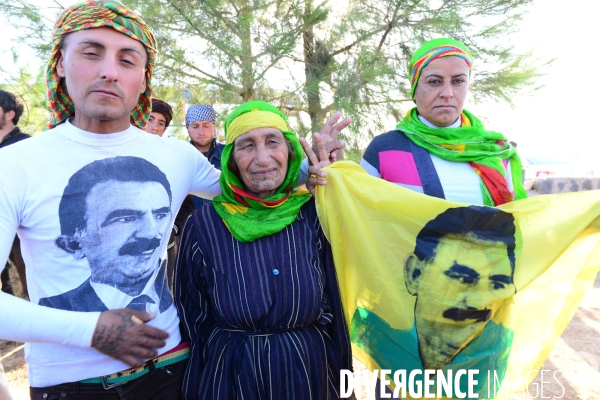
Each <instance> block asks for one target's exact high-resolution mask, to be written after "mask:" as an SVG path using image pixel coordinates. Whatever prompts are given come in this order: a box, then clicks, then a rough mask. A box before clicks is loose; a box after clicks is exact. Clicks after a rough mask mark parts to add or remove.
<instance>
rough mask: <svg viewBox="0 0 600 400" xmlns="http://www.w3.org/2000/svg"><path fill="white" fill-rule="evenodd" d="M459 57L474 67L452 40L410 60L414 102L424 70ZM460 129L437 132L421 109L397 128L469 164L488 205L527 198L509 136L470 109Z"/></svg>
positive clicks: (463, 48) (436, 43)
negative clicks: (440, 60)
mask: <svg viewBox="0 0 600 400" xmlns="http://www.w3.org/2000/svg"><path fill="white" fill-rule="evenodd" d="M450 56H454V57H459V58H462V59H463V60H465V62H466V63H467V65H468V66H469V73H471V72H472V68H473V57H472V55H471V52H470V51H469V49H468V48H467V46H465V45H464V44H463V43H461V42H459V41H458V40H454V39H449V38H439V39H433V40H430V41H428V42H427V43H425V44H423V45H422V46H421V47H419V49H418V50H417V51H416V52H415V54H414V55H413V56H412V58H411V60H410V72H409V77H408V78H409V80H410V84H411V91H410V94H411V96H412V98H413V100H414V97H415V90H416V88H417V84H418V82H419V77H420V76H421V72H422V71H423V69H424V68H425V67H426V66H427V65H428V64H429V63H430V62H431V61H433V60H436V59H438V58H440V57H450ZM460 118H461V125H460V127H458V128H442V129H436V128H432V127H430V126H428V125H425V124H424V123H423V122H422V121H421V120H420V119H419V112H418V110H417V108H416V107H415V108H413V109H412V110H409V111H408V112H407V113H406V116H405V117H404V119H403V120H402V121H400V123H399V124H398V125H397V126H396V128H397V129H398V130H401V131H402V132H404V133H405V134H406V136H407V137H408V138H409V139H410V140H411V141H412V142H413V143H414V144H416V145H417V146H419V147H422V148H423V149H425V150H427V151H428V152H429V153H431V154H434V155H436V156H438V157H440V158H442V159H444V160H448V161H452V162H468V163H469V164H470V165H471V167H472V168H473V169H474V171H475V173H477V175H479V177H480V179H481V184H480V186H481V194H482V196H483V202H484V204H485V205H487V206H499V205H501V204H504V203H508V202H510V201H513V200H519V199H523V198H526V197H527V192H526V191H525V189H524V188H523V184H522V179H521V176H522V169H521V160H520V158H519V155H518V154H517V151H516V150H515V148H514V147H512V146H511V145H510V144H509V142H508V140H507V139H506V137H505V136H504V135H502V134H501V133H498V132H493V131H489V130H487V129H485V128H484V126H483V124H482V123H481V121H480V120H479V119H478V118H477V117H476V116H475V115H473V114H471V113H470V112H468V111H467V110H462V113H461V116H460ZM505 160H509V161H510V168H511V176H512V184H513V189H514V190H513V192H511V191H510V189H509V187H508V184H507V182H506V178H505V177H506V170H505V166H506V162H505Z"/></svg>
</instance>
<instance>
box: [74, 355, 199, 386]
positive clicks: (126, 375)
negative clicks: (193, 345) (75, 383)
mask: <svg viewBox="0 0 600 400" xmlns="http://www.w3.org/2000/svg"><path fill="white" fill-rule="evenodd" d="M189 357H190V344H189V343H181V344H179V345H177V347H175V348H173V349H172V350H169V351H167V352H166V353H163V354H161V355H160V356H158V357H156V358H153V359H151V360H148V361H146V365H144V366H143V367H140V368H132V369H127V370H125V371H120V372H115V373H114V374H111V375H106V376H100V377H97V378H90V379H85V380H83V381H80V382H79V383H101V384H102V387H104V389H106V390H108V389H110V388H114V387H115V386H119V385H122V384H124V383H127V382H129V381H132V380H134V379H137V378H139V377H141V376H144V375H146V374H147V373H148V372H151V371H154V370H155V369H157V368H162V367H166V366H167V365H171V364H175V363H176V362H179V361H183V360H186V359H188V358H189Z"/></svg>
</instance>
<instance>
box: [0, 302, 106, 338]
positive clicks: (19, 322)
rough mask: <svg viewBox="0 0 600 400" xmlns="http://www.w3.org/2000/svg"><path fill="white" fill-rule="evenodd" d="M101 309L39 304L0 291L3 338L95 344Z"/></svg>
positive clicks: (1, 331) (0, 330) (0, 331)
mask: <svg viewBox="0 0 600 400" xmlns="http://www.w3.org/2000/svg"><path fill="white" fill-rule="evenodd" d="M99 318H100V312H76V311H65V310H58V309H55V308H49V307H44V306H39V305H36V304H33V303H30V302H28V301H26V300H23V299H20V298H18V297H15V296H11V295H9V294H6V293H4V292H0V321H2V322H0V337H1V338H3V339H7V340H14V341H18V342H43V343H57V344H63V345H67V346H75V347H83V348H86V347H91V345H92V338H93V337H94V331H95V330H96V325H97V324H98V319H99Z"/></svg>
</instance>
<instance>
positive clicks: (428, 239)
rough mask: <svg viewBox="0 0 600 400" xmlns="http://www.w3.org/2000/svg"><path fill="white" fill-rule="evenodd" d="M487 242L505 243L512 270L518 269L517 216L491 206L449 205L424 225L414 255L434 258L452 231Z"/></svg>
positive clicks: (425, 258) (420, 258) (423, 258)
mask: <svg viewBox="0 0 600 400" xmlns="http://www.w3.org/2000/svg"><path fill="white" fill-rule="evenodd" d="M469 233H471V234H473V235H475V237H477V238H479V239H482V240H485V241H488V242H502V243H504V244H505V245H506V248H507V252H508V259H509V261H510V266H511V268H512V272H513V273H514V271H515V246H516V241H515V233H516V228H515V217H514V216H513V215H512V214H510V213H507V212H504V211H502V210H499V209H497V208H492V207H479V206H469V207H457V208H449V209H447V210H446V211H444V212H443V213H441V214H439V215H438V216H437V217H435V218H434V219H432V220H431V221H429V222H428V223H427V225H425V226H424V227H423V229H421V232H419V235H418V236H417V243H416V244H415V256H417V258H418V259H419V260H421V261H425V260H427V261H433V258H434V256H435V249H436V247H437V245H438V244H439V242H440V240H441V239H442V238H443V237H444V236H446V235H450V234H455V235H467V234H469Z"/></svg>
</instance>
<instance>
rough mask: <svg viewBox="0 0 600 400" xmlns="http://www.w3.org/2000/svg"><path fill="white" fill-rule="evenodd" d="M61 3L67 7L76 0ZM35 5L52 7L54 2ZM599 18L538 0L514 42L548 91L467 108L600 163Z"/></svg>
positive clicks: (545, 148) (547, 146) (549, 146)
mask: <svg viewBox="0 0 600 400" xmlns="http://www.w3.org/2000/svg"><path fill="white" fill-rule="evenodd" d="M57 1H58V2H59V3H60V4H61V5H63V6H68V5H70V4H73V3H75V2H77V0H57ZM35 2H37V4H40V5H44V6H53V5H54V0H35ZM598 15H600V1H598V0H569V1H568V2H565V1H564V0H535V1H534V3H533V5H532V6H531V7H530V12H529V14H528V15H527V16H526V17H525V18H524V20H523V21H522V22H521V24H520V32H519V34H518V35H517V36H516V37H515V38H513V39H512V40H514V45H515V47H516V48H517V49H518V50H520V51H527V50H530V49H533V50H534V54H535V56H536V57H539V58H540V59H541V60H549V59H553V58H554V59H555V61H554V63H553V64H552V65H550V66H549V67H548V68H547V69H546V72H547V75H546V76H544V77H543V78H542V79H540V81H539V82H538V83H540V84H543V85H544V87H542V88H541V89H539V90H537V91H535V92H534V93H533V94H527V93H523V94H520V95H518V96H516V97H515V98H514V99H513V104H514V107H513V108H511V107H510V106H508V105H507V104H504V103H493V104H473V103H472V102H471V103H469V102H468V103H467V104H466V108H467V109H469V110H470V111H472V112H474V113H475V114H476V115H478V116H480V118H481V119H482V120H483V121H484V122H485V124H486V127H487V128H488V129H491V130H495V131H497V132H501V133H503V134H504V135H505V136H507V137H508V138H509V139H510V140H514V141H516V142H517V144H518V148H519V152H520V154H521V155H522V156H525V157H527V156H528V155H531V156H537V155H543V154H551V155H556V154H560V155H565V156H573V157H577V158H582V159H592V160H598V163H599V164H600V157H598V156H597V153H598V149H600V125H599V124H597V123H595V122H596V121H595V119H594V115H600V107H599V106H598V104H599V103H600V101H599V100H598V94H599V91H600V83H599V82H600V78H597V77H596V74H597V73H598V72H596V71H595V69H594V66H595V65H596V64H595V62H594V61H593V58H595V56H593V48H591V43H592V41H593V40H594V39H596V38H597V37H598V36H599V34H600V32H599V27H598V22H597V16H598ZM0 29H1V30H2V32H3V39H4V40H3V41H2V42H0V57H2V56H6V55H7V54H9V53H8V51H9V49H10V48H11V47H12V46H15V45H16V41H15V38H16V37H17V35H18V32H17V31H16V29H15V28H13V27H11V26H10V25H8V24H7V22H6V21H4V20H2V21H0ZM19 50H20V51H21V52H22V54H21V56H20V64H21V65H24V64H27V63H30V64H31V66H32V68H34V69H35V65H37V64H36V63H38V62H39V61H38V60H36V58H35V56H34V54H33V53H32V52H30V51H28V50H27V49H23V46H20V48H19ZM584 56H585V57H584ZM476 63H477V60H475V65H474V68H475V77H474V79H477V77H476V71H477V64H476ZM4 65H5V68H6V64H4ZM577 65H579V67H578V68H574V67H575V66H577ZM0 78H1V77H0ZM2 80H4V79H2Z"/></svg>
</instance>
